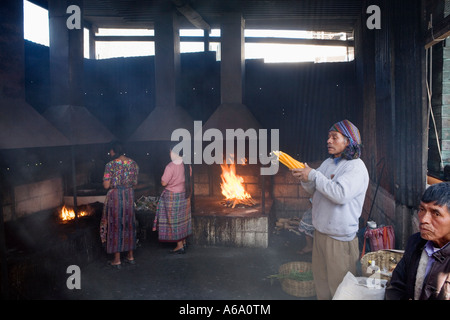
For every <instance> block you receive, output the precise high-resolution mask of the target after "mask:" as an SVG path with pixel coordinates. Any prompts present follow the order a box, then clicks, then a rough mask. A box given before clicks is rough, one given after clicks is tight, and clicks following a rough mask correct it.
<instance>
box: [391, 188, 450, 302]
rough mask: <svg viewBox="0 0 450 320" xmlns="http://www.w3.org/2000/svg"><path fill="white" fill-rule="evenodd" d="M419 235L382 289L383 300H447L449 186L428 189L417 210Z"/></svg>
mask: <svg viewBox="0 0 450 320" xmlns="http://www.w3.org/2000/svg"><path fill="white" fill-rule="evenodd" d="M418 216H419V222H420V224H419V228H420V232H418V233H416V234H413V235H412V236H411V237H410V238H409V240H408V243H407V244H406V249H405V254H404V255H403V258H402V259H401V260H400V262H399V263H398V265H397V267H396V268H395V269H394V272H393V273H392V279H391V281H390V285H389V286H388V287H387V288H386V299H387V300H400V299H401V300H406V299H409V300H412V299H414V300H450V182H441V183H438V184H433V185H432V186H430V187H428V188H427V189H426V190H425V192H424V194H423V196H422V199H421V202H420V206H419V212H418Z"/></svg>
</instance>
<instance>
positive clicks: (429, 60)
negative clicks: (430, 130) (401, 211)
mask: <svg viewBox="0 0 450 320" xmlns="http://www.w3.org/2000/svg"><path fill="white" fill-rule="evenodd" d="M431 19H432V16H431V17H430V23H431V21H432V20H431ZM432 28H433V27H432V24H431V29H432ZM431 34H433V32H432V33H431ZM433 38H434V37H433ZM428 63H429V64H430V66H428ZM426 64H427V66H426V70H427V72H428V73H429V80H428V77H427V78H426V84H427V96H428V121H427V123H428V125H430V115H431V120H432V121H433V127H434V133H435V136H436V144H437V148H438V153H439V158H440V160H441V161H440V165H439V167H440V170H443V168H444V161H443V159H442V151H441V144H440V142H439V135H438V131H437V127H436V119H435V117H434V112H433V107H432V103H431V98H432V89H431V86H432V83H433V79H432V76H433V46H430V47H429V48H428V49H427V50H426Z"/></svg>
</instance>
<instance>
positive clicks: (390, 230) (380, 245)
mask: <svg viewBox="0 0 450 320" xmlns="http://www.w3.org/2000/svg"><path fill="white" fill-rule="evenodd" d="M367 239H369V243H368V245H367ZM367 247H369V248H367ZM385 249H395V234H394V227H392V226H383V227H379V228H376V229H369V228H367V229H366V231H365V232H364V245H363V249H362V253H361V257H362V256H364V254H365V253H366V251H367V252H369V251H378V250H385Z"/></svg>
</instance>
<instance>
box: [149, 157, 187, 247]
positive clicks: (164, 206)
mask: <svg viewBox="0 0 450 320" xmlns="http://www.w3.org/2000/svg"><path fill="white" fill-rule="evenodd" d="M170 158H171V160H172V161H171V162H170V163H169V164H168V165H167V166H166V168H165V170H164V174H163V176H162V177H161V184H162V186H163V187H165V189H164V191H163V192H162V194H161V197H160V199H159V202H158V208H157V210H156V216H155V222H154V228H153V230H157V231H158V239H159V241H161V242H175V243H176V247H175V248H174V249H173V250H171V251H170V252H171V253H186V238H187V237H188V236H190V235H191V234H192V224H191V200H190V197H191V190H192V188H191V175H192V170H191V167H190V165H187V164H185V163H183V159H182V157H181V156H180V155H178V154H177V153H175V152H173V151H172V150H170Z"/></svg>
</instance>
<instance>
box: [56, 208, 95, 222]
mask: <svg viewBox="0 0 450 320" xmlns="http://www.w3.org/2000/svg"><path fill="white" fill-rule="evenodd" d="M77 215H78V218H80V217H84V216H88V215H89V213H88V211H85V210H79V211H78V212H77ZM59 217H60V219H61V220H62V221H69V220H73V219H75V211H74V210H73V209H67V208H66V206H63V207H62V208H61V211H60V214H59Z"/></svg>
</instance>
